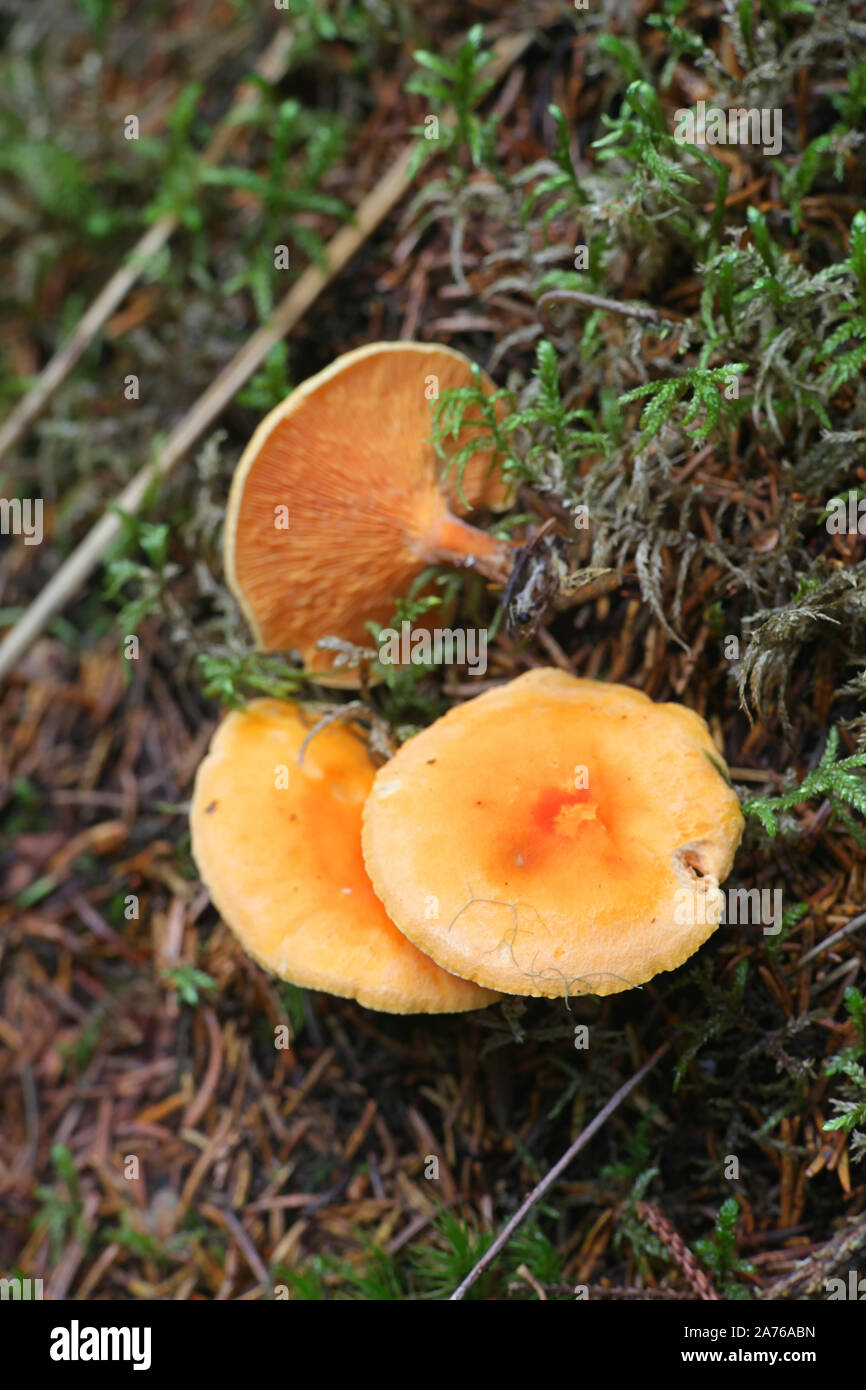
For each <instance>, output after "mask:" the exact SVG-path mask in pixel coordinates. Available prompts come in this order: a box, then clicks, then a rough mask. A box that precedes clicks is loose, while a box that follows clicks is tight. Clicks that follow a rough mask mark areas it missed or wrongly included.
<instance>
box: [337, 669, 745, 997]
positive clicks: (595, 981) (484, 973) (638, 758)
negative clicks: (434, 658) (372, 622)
mask: <svg viewBox="0 0 866 1390" xmlns="http://www.w3.org/2000/svg"><path fill="white" fill-rule="evenodd" d="M722 765H723V764H722V760H721V758H720V757H719V754H718V752H717V751H716V748H715V745H714V744H713V741H712V738H711V737H710V733H709V730H708V729H707V726H706V724H705V723H704V721H703V720H702V719H701V718H700V716H699V715H697V714H695V713H694V712H693V711H692V710H689V709H686V708H685V707H684V706H682V705H674V704H654V703H653V702H652V700H650V699H649V698H648V697H647V696H646V695H644V694H643V693H642V692H641V691H638V690H633V689H631V688H630V687H627V686H623V685H613V684H607V683H605V682H602V681H593V680H579V679H577V678H576V677H574V676H570V675H568V674H567V673H565V672H563V671H560V670H555V669H539V670H533V671H529V672H527V673H526V674H525V675H523V676H519V677H518V678H517V679H516V680H513V681H511V682H509V683H508V684H507V685H502V686H498V687H496V688H495V689H493V690H490V691H488V692H485V693H484V694H482V695H478V696H476V697H475V699H472V700H468V701H467V702H466V703H465V704H461V705H457V706H455V707H454V708H453V709H451V710H450V711H449V712H448V713H447V714H446V715H444V716H443V718H441V719H439V720H437V721H436V723H434V724H432V725H431V726H430V727H429V728H427V729H425V730H423V731H422V732H421V733H419V734H416V735H415V736H414V737H413V738H411V739H409V740H408V742H407V743H405V744H404V745H403V746H402V748H400V750H399V751H398V752H397V754H396V755H395V757H394V758H392V759H391V761H390V762H388V763H386V764H385V766H384V767H382V768H380V769H379V772H378V773H377V775H376V780H375V782H374V783H373V790H372V792H371V793H370V796H369V798H368V800H367V804H366V808H365V811H364V832H363V848H364V858H365V862H366V865H367V871H368V873H369V875H370V878H371V880H372V882H373V887H374V888H375V890H376V892H377V893H378V895H379V897H380V898H381V899H382V902H383V903H384V904H385V907H386V909H387V912H388V915H389V917H391V919H392V921H394V922H395V923H396V925H397V926H398V927H399V928H400V930H401V931H403V932H405V934H406V936H408V937H409V940H410V941H414V942H415V944H416V946H418V947H420V949H421V950H422V951H426V952H427V953H428V954H429V955H431V956H432V957H433V959H434V960H436V961H438V962H439V964H440V965H442V966H444V967H445V969H446V970H452V971H455V972H457V973H459V974H460V975H463V976H465V977H466V978H467V979H472V980H477V981H478V983H479V984H483V985H486V986H487V987H488V988H491V989H498V990H503V991H507V992H508V993H511V994H530V995H546V996H550V997H553V996H559V995H563V994H574V993H587V994H614V993H616V992H618V991H619V990H624V989H630V988H632V987H633V986H635V985H640V984H642V983H643V982H644V981H646V980H649V979H651V978H652V977H653V976H654V975H655V974H657V973H658V972H659V971H661V970H672V969H674V967H675V966H677V965H680V964H682V962H683V961H684V960H686V959H687V958H688V957H689V956H690V955H691V954H692V953H693V952H694V951H696V950H697V948H698V947H699V946H700V945H701V944H702V943H703V942H704V941H705V940H706V939H707V938H708V937H709V936H710V935H711V934H712V932H713V931H715V929H716V926H717V925H718V913H719V908H720V904H721V894H720V891H719V887H718V885H719V882H720V881H722V880H723V879H725V878H726V877H727V875H728V873H729V872H730V868H731V864H732V862H733V858H734V854H735V852H736V849H737V846H738V844H739V842H740V837H741V835H742V831H743V818H742V815H741V813H740V807H739V802H738V800H737V797H736V795H735V793H734V792H733V790H732V789H731V788H730V786H728V784H727V783H726V781H725V780H724V777H723V776H722V774H721V772H720V771H719V770H718V769H719V767H720V766H722ZM395 846H399V850H396V849H395ZM696 870H697V871H698V872H697V873H696ZM698 873H699V874H700V875H703V877H702V878H701V877H698ZM432 899H436V900H438V905H439V915H438V917H437V918H432V917H431V915H430V913H429V910H427V911H425V904H427V903H429V901H431V900H432ZM689 918H694V920H689ZM683 919H685V920H683Z"/></svg>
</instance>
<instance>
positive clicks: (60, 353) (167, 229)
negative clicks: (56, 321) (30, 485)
mask: <svg viewBox="0 0 866 1390" xmlns="http://www.w3.org/2000/svg"><path fill="white" fill-rule="evenodd" d="M291 47H292V35H291V33H290V32H289V31H288V30H287V29H281V30H280V32H279V33H278V34H277V36H276V38H275V39H273V41H272V42H271V43H270V44H269V45H268V47H267V48H266V49H265V51H264V53H263V54H262V56H261V58H260V59H259V61H258V63H257V64H256V67H255V72H256V73H257V75H258V76H259V77H263V78H264V79H265V81H266V82H278V81H279V80H280V78H281V77H282V75H283V73H284V72H285V70H286V66H287V63H288V57H289V53H290V51H291ZM255 91H256V88H255V87H254V86H253V84H252V83H250V82H243V83H242V84H241V85H240V86H239V87H238V90H237V93H236V94H235V99H234V102H233V103H232V106H231V107H230V109H229V111H228V113H227V115H225V116H224V117H223V119H222V120H221V121H220V123H219V125H218V126H217V128H216V130H215V131H214V134H213V138H212V139H211V140H210V142H209V143H208V145H207V146H206V148H205V149H204V151H203V152H202V163H204V164H218V163H219V161H220V160H221V159H222V157H223V155H224V154H225V153H226V151H227V150H228V149H229V147H230V145H231V143H232V141H233V140H234V138H235V136H236V135H237V134H238V131H239V130H240V129H241V127H240V126H238V125H237V124H236V123H235V121H234V120H233V117H234V115H235V113H236V111H237V109H238V107H239V106H240V105H242V104H243V103H244V102H247V101H249V100H250V98H251V97H252V96H253V95H254V94H255ZM179 220H180V219H179V218H178V217H177V216H176V214H175V213H173V212H169V213H166V214H165V216H164V217H160V218H159V220H158V221H157V222H154V224H153V226H152V227H149V228H148V230H147V231H146V232H145V234H144V236H142V237H140V238H139V240H138V241H137V242H136V243H135V245H134V246H133V248H132V250H131V251H130V252H129V254H128V255H127V257H126V259H125V261H124V262H123V265H122V266H120V267H119V269H118V270H116V271H115V273H114V274H113V275H112V277H111V279H110V280H109V281H108V284H107V285H105V286H104V287H103V289H102V290H101V291H100V293H99V294H98V295H97V296H96V298H95V299H94V301H93V303H92V304H91V306H90V308H89V309H88V310H87V312H86V313H85V314H84V316H83V317H82V318H81V319H79V321H78V323H77V324H76V327H75V331H74V333H73V334H72V336H71V338H68V339H67V341H66V342H65V343H64V344H63V346H62V347H60V348H58V350H57V352H56V353H55V354H54V356H53V357H52V358H51V361H50V362H48V363H47V364H46V366H45V367H44V368H43V369H42V371H41V373H40V374H39V376H38V377H37V379H36V381H35V383H34V384H33V386H31V388H30V390H29V391H28V392H27V395H26V396H24V397H23V398H22V399H21V400H20V401H19V402H18V404H17V406H16V407H15V409H14V410H13V411H12V412H11V414H10V415H9V416H8V417H7V419H6V420H5V421H4V423H3V425H2V426H0V459H2V458H4V457H5V455H6V454H8V452H9V450H10V449H12V448H14V446H15V445H16V444H17V443H18V441H19V439H20V438H21V436H22V435H23V434H24V433H25V432H26V431H27V430H28V429H29V428H30V426H31V425H32V424H33V421H34V420H35V419H36V418H37V416H39V415H41V413H42V411H43V410H44V409H45V406H46V405H47V404H48V401H49V400H50V399H51V397H52V395H53V394H54V392H55V391H56V390H57V388H58V386H60V384H61V382H63V381H64V380H65V379H66V377H67V376H68V375H69V373H70V372H71V371H72V369H73V367H75V365H76V363H78V362H79V361H80V360H81V358H82V356H83V355H84V353H85V352H86V351H87V349H88V347H89V346H90V344H91V343H92V342H93V339H94V338H95V337H96V334H97V333H98V332H99V330H100V328H102V327H103V325H104V324H105V323H106V322H107V320H108V319H109V318H110V317H111V315H112V314H113V313H114V311H115V309H117V307H118V306H119V305H120V304H121V303H122V302H123V300H124V299H125V298H126V296H127V294H128V293H129V291H130V290H131V289H132V287H133V285H134V284H135V282H136V280H137V279H138V278H139V276H140V275H141V273H142V271H143V270H145V269H146V268H147V266H148V265H149V264H150V262H151V261H152V260H153V257H154V256H155V255H156V254H157V253H158V252H159V251H161V250H162V248H163V246H165V244H166V242H167V241H168V239H169V237H171V236H172V235H173V233H174V232H175V230H176V228H177V225H178V222H179Z"/></svg>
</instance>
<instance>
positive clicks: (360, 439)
mask: <svg viewBox="0 0 866 1390" xmlns="http://www.w3.org/2000/svg"><path fill="white" fill-rule="evenodd" d="M483 381H484V389H485V391H486V392H487V394H490V393H492V392H493V390H494V386H493V383H492V382H491V381H490V380H489V379H488V378H486V377H485V378H483ZM471 382H472V372H471V364H470V363H469V361H468V359H467V358H465V357H464V356H463V355H462V354H461V353H459V352H455V351H453V350H452V349H451V348H446V347H429V346H426V345H425V344H422V343H373V344H371V345H369V346H367V347H363V348H358V349H357V350H356V351H354V352H348V353H346V354H345V355H344V356H342V357H338V358H337V360H336V361H335V362H332V363H331V365H330V367H328V368H326V370H325V371H322V372H319V373H318V375H317V376H314V377H311V378H310V380H308V381H305V382H304V383H303V385H301V386H299V387H298V388H297V389H296V390H295V391H293V392H292V394H291V395H290V396H289V397H288V398H287V399H286V400H285V401H283V403H282V405H279V406H277V408H276V409H275V410H272V411H271V413H270V414H269V415H268V416H267V417H266V418H265V419H264V420H263V421H262V423H261V424H260V425H259V427H258V429H257V430H256V432H255V434H254V435H253V437H252V439H251V441H250V443H249V445H248V446H247V448H246V449H245V451H244V453H243V456H242V457H241V460H240V463H239V464H238V467H237V470H236V472H235V476H234V480H233V482H232V487H231V493H230V496H229V502H228V511H227V515H226V528H225V570H226V576H227V579H228V583H229V586H230V588H231V590H232V592H233V593H234V595H235V597H236V599H237V601H238V603H239V605H240V607H241V609H242V611H243V613H244V616H245V617H246V619H247V622H248V623H249V625H250V627H251V629H252V631H253V634H254V636H255V639H256V642H257V644H258V646H259V648H260V649H261V650H264V651H276V650H286V649H288V648H296V649H298V650H299V651H300V653H301V655H302V657H303V660H304V663H305V665H306V666H307V668H308V669H309V670H310V671H325V672H327V671H329V670H330V669H331V667H332V665H333V661H334V657H333V654H332V653H331V652H328V651H321V650H317V648H316V642H317V641H318V640H319V639H320V638H322V637H324V636H328V635H329V636H336V637H339V638H342V639H344V640H346V641H348V642H353V643H356V644H358V645H368V644H369V642H370V634H369V631H368V630H367V628H366V626H365V624H366V623H367V622H368V621H374V622H378V623H386V622H387V621H388V620H389V619H390V618H391V617H392V615H393V612H394V603H395V600H396V599H397V598H399V597H400V596H402V595H403V594H405V593H406V591H407V590H408V588H409V586H410V585H411V583H412V581H413V580H414V579H415V578H416V577H417V576H418V575H419V574H420V573H421V572H422V570H424V569H425V568H426V567H427V566H428V565H431V564H438V563H449V564H455V565H474V566H476V567H477V568H478V570H479V571H480V572H481V573H482V574H484V575H486V576H487V577H489V578H494V579H499V580H503V579H504V578H505V576H506V574H507V570H508V556H509V554H510V546H509V544H508V543H507V542H504V541H500V540H497V539H495V538H494V537H492V536H490V535H488V534H487V533H486V532H484V531H480V530H477V529H475V528H474V527H472V526H469V525H467V524H466V522H464V521H462V520H461V519H460V517H461V514H462V513H464V512H465V511H467V510H468V509H469V507H473V508H474V507H499V506H502V505H503V503H504V502H505V499H506V497H507V489H506V486H505V483H504V480H503V478H502V475H501V472H500V471H499V470H498V468H497V467H496V466H495V461H494V459H493V458H492V456H491V454H490V452H489V451H488V450H487V449H486V448H484V447H482V446H480V447H479V452H478V453H477V454H476V455H474V456H473V457H472V458H470V460H469V462H468V464H467V466H466V469H465V472H464V474H463V477H462V482H461V483H460V487H459V488H458V479H457V474H456V471H455V470H454V469H449V470H448V471H447V472H446V473H445V474H444V476H443V475H442V474H441V473H440V468H439V462H438V460H437V457H436V454H435V451H434V448H433V445H432V444H431V442H430V435H431V411H430V401H431V399H433V398H434V396H435V395H438V394H439V393H440V392H442V391H444V390H445V389H446V388H449V387H454V386H466V385H468V384H470V383H471ZM500 410H501V407H500ZM481 434H482V428H481V426H480V424H467V425H466V426H465V427H464V428H463V429H462V431H461V432H460V434H459V436H458V438H457V439H456V440H455V441H453V442H452V445H451V447H452V448H453V450H455V451H456V450H457V449H460V448H462V447H463V446H464V445H465V444H467V443H469V442H470V441H471V440H472V439H473V438H475V437H479V436H480V435H481ZM464 497H465V499H466V502H465V503H464V500H463V498H464ZM466 503H468V507H467V505H466Z"/></svg>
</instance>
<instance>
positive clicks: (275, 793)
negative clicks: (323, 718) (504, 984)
mask: <svg viewBox="0 0 866 1390" xmlns="http://www.w3.org/2000/svg"><path fill="white" fill-rule="evenodd" d="M310 727H311V724H308V723H306V722H305V721H304V719H303V717H302V715H301V713H300V711H299V710H298V708H297V707H296V706H294V705H291V704H288V703H284V702H281V701H277V700H255V701H253V702H251V703H250V704H249V705H248V706H247V708H246V710H244V711H243V712H233V713H231V714H229V715H228V716H227V717H226V718H225V719H224V720H223V721H222V723H221V724H220V726H219V728H218V729H217V731H216V734H215V735H214V738H213V741H212V743H211V747H210V752H209V753H208V755H207V757H206V758H205V759H204V761H203V762H202V763H201V765H200V767H199V769H198V773H197V775H196V782H195V789H194V792H193V798H192V806H191V810H190V827H191V833H192V852H193V856H194V858H195V861H196V864H197V865H198V869H199V873H200V874H201V877H202V881H203V882H204V884H205V885H206V887H207V888H208V890H209V892H210V894H211V898H212V900H213V902H214V903H215V905H216V907H217V909H218V911H219V912H220V914H221V916H222V918H223V920H224V921H225V922H226V923H227V924H228V926H230V927H231V928H232V930H233V931H234V933H235V935H236V936H237V937H238V939H239V941H240V942H241V945H242V946H243V947H244V949H245V950H246V951H247V952H248V953H249V954H250V955H251V956H252V957H253V958H254V959H255V960H257V961H258V962H259V964H260V965H262V966H263V967H264V968H265V969H266V970H269V971H271V972H272V973H273V974H275V975H279V976H280V977H281V978H282V979H285V980H291V981H292V982H293V983H294V984H297V985H302V986H306V987H307V988H309V989H319V990H325V991H327V992H328V993H329V994H338V995H343V996H345V997H348V998H351V999H356V1000H357V1001H358V1002H359V1003H360V1004H364V1005H366V1007H367V1008H370V1009H381V1010H383V1011H385V1012H388V1013H400V1014H408V1013H431V1014H432V1013H458V1012H462V1011H463V1010H466V1009H477V1008H481V1007H483V1006H484V1005H487V1004H490V1003H492V1002H493V1001H494V999H496V997H497V996H496V995H495V994H492V993H491V992H490V991H488V990H485V989H481V988H479V986H478V985H475V984H472V983H470V982H469V981H466V980H461V979H457V978H456V977H455V976H453V975H451V974H449V973H448V972H447V971H445V970H443V969H441V967H440V966H438V965H436V964H434V962H433V961H432V960H430V959H429V957H427V956H425V955H424V954H423V953H422V952H421V951H419V950H418V949H417V948H416V947H415V946H413V945H412V944H411V943H410V942H409V941H407V940H406V938H405V937H404V936H403V935H402V934H401V933H400V932H399V931H398V930H397V928H396V927H395V926H394V925H393V923H392V922H391V921H390V920H389V918H388V917H387V915H386V913H385V910H384V908H383V907H382V904H381V903H380V901H379V899H378V898H377V897H376V895H375V893H374V892H373V889H372V886H371V884H370V880H369V878H368V876H367V873H366V870H365V868H364V861H363V857H362V855H361V810H362V806H363V803H364V799H365V797H366V796H367V794H368V792H369V790H370V787H371V786H372V783H373V777H374V774H375V767H374V765H373V763H372V761H371V759H370V755H369V753H368V751H367V748H366V746H365V744H364V742H363V741H362V739H361V738H360V737H358V736H357V734H356V733H355V732H353V730H352V729H350V728H347V727H346V726H343V725H332V726H330V727H326V728H324V729H323V730H322V731H321V732H318V733H317V734H316V735H315V737H314V738H313V739H311V741H310V743H309V745H308V747H307V749H306V753H305V756H304V758H303V760H302V762H301V764H300V766H299V764H298V755H299V753H300V750H301V747H302V744H303V742H304V740H305V738H306V736H307V735H308V733H309V732H310Z"/></svg>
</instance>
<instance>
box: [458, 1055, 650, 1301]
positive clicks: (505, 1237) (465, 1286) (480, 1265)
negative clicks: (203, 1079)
mask: <svg viewBox="0 0 866 1390" xmlns="http://www.w3.org/2000/svg"><path fill="white" fill-rule="evenodd" d="M672 1042H673V1039H672V1038H669V1039H668V1041H667V1042H665V1043H662V1045H661V1047H657V1048H656V1050H655V1052H654V1053H653V1055H652V1056H651V1057H650V1059H649V1061H647V1062H644V1064H643V1066H642V1067H641V1068H640V1070H639V1071H636V1072H635V1074H634V1076H632V1077H630V1078H629V1080H628V1081H626V1082H625V1084H624V1085H622V1086H620V1088H619V1090H618V1091H617V1092H616V1093H615V1094H614V1095H612V1096H611V1098H610V1100H609V1101H608V1102H607V1104H606V1105H605V1106H603V1107H602V1109H601V1110H599V1112H598V1114H597V1115H596V1117H595V1119H594V1120H591V1121H590V1123H589V1124H588V1125H587V1126H586V1129H583V1130H581V1132H580V1134H579V1135H578V1136H577V1138H576V1139H575V1140H574V1142H573V1143H572V1144H569V1146H568V1148H567V1149H566V1151H565V1153H564V1154H563V1155H562V1158H560V1159H559V1160H558V1162H556V1163H554V1165H553V1167H552V1168H551V1169H550V1170H549V1171H548V1172H547V1173H545V1175H544V1177H543V1178H542V1179H541V1181H540V1182H538V1183H536V1184H535V1187H533V1189H532V1191H531V1192H530V1194H529V1196H528V1197H527V1198H526V1199H525V1200H524V1201H523V1202H521V1204H520V1206H519V1207H518V1208H517V1211H516V1212H515V1213H514V1215H513V1216H512V1217H511V1219H510V1221H506V1223H505V1225H504V1226H503V1227H502V1230H501V1231H500V1232H499V1235H498V1236H497V1237H496V1239H495V1240H494V1242H493V1244H492V1245H491V1246H490V1248H489V1249H488V1250H486V1251H485V1252H484V1254H483V1255H482V1256H481V1259H480V1260H479V1261H478V1262H477V1264H475V1265H474V1266H473V1268H472V1269H471V1270H470V1271H469V1273H468V1274H467V1276H466V1278H465V1279H464V1280H463V1283H462V1284H460V1285H459V1286H458V1288H456V1289H455V1290H454V1292H453V1294H452V1295H451V1298H450V1300H449V1302H451V1303H454V1302H456V1301H458V1300H460V1299H461V1298H463V1297H464V1295H465V1294H466V1293H467V1291H468V1290H469V1289H471V1288H472V1285H473V1284H474V1283H476V1281H477V1280H478V1279H480V1278H481V1275H482V1274H483V1273H484V1271H485V1269H487V1266H488V1265H490V1264H492V1263H493V1261H494V1260H495V1259H496V1256H497V1255H498V1254H499V1252H500V1250H502V1249H504V1247H505V1246H506V1245H507V1244H508V1242H509V1240H510V1239H511V1237H512V1235H513V1234H514V1232H515V1231H516V1230H517V1227H518V1226H520V1225H521V1224H522V1223H523V1222H524V1221H525V1220H526V1218H527V1216H528V1215H529V1213H530V1212H531V1211H532V1208H533V1207H534V1206H535V1205H536V1204H537V1203H538V1202H540V1201H541V1198H542V1197H543V1196H544V1194H545V1192H546V1191H547V1189H548V1188H549V1187H552V1186H553V1184H554V1183H555V1182H556V1179H557V1178H558V1177H559V1175H560V1173H563V1172H564V1171H565V1169H566V1168H567V1167H568V1165H569V1164H570V1163H571V1161H572V1159H573V1158H575V1157H576V1156H577V1154H579V1153H580V1151H581V1149H583V1148H585V1147H586V1145H587V1144H588V1143H589V1141H590V1139H592V1137H593V1135H595V1134H597V1133H598V1131H599V1130H600V1129H601V1127H602V1125H604V1124H605V1122H606V1121H607V1120H609V1119H610V1117H611V1115H612V1114H613V1113H614V1111H615V1110H616V1109H617V1108H618V1107H619V1106H620V1105H622V1102H623V1101H624V1100H625V1098H626V1096H628V1095H630V1094H631V1092H632V1091H633V1090H634V1089H635V1087H636V1086H638V1085H640V1083H641V1081H643V1079H644V1077H645V1076H646V1075H647V1073H648V1072H650V1071H652V1069H653V1067H654V1066H655V1065H656V1062H658V1061H660V1060H661V1058H662V1057H663V1056H664V1055H665V1053H666V1052H667V1051H668V1049H669V1047H670V1046H671V1043H672Z"/></svg>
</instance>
